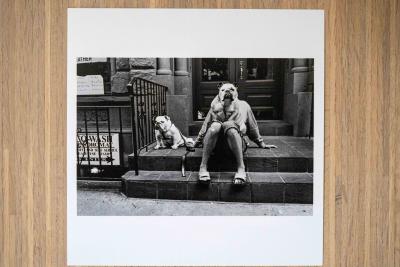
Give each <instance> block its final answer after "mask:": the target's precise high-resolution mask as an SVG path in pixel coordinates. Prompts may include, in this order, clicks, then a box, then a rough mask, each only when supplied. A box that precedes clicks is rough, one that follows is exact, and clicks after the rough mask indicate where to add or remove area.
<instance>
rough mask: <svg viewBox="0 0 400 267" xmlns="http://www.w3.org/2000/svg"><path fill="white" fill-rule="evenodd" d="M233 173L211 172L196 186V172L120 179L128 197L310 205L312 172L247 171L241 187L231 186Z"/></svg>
mask: <svg viewBox="0 0 400 267" xmlns="http://www.w3.org/2000/svg"><path fill="white" fill-rule="evenodd" d="M233 175H234V173H233V172H212V173H211V182H210V183H208V184H203V183H199V182H198V181H197V179H198V173H197V172H187V173H186V177H182V175H181V173H180V172H177V171H140V172H139V175H138V176H135V173H134V171H129V172H127V173H126V174H125V175H123V176H122V181H123V184H122V188H123V189H122V192H123V193H124V194H125V195H126V196H128V197H135V198H152V199H176V200H203V201H225V202H250V203H302V204H312V203H313V174H312V173H280V172H274V173H256V172H249V173H248V180H249V182H248V183H247V184H246V185H244V186H237V185H233V184H232V178H233Z"/></svg>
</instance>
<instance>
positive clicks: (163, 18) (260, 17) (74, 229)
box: [67, 8, 324, 266]
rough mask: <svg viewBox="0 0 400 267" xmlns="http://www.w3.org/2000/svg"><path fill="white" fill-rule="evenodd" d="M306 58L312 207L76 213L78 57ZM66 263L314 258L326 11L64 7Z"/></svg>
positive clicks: (317, 251)
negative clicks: (299, 210) (309, 61)
mask: <svg viewBox="0 0 400 267" xmlns="http://www.w3.org/2000/svg"><path fill="white" fill-rule="evenodd" d="M77 57H188V58H193V57H231V58H257V57H265V58H314V79H315V80H314V197H313V199H314V204H313V215H312V216H277V217H272V216H187V217H184V216H169V217H168V216H137V217H136V216H77V185H76V144H75V142H76V137H75V136H76V90H77V89H76V58H77ZM67 60H68V66H67V69H68V76H67V77H68V78H67V90H68V92H67V100H68V107H67V114H68V115H67V129H68V133H67V138H68V140H67V195H68V200H67V210H68V214H67V219H68V222H67V225H68V227H67V248H68V251H67V258H68V264H69V265H175V266H176V265H225V266H228V265H322V259H323V184H324V178H323V177H324V172H323V171H324V11H322V10H278V9H275V10H260V9H257V10H256V9H247V10H238V9H100V8H99V9H92V8H84V9H78V8H72V9H71V8H70V9H68V56H67Z"/></svg>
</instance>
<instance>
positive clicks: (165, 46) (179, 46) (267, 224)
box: [67, 8, 324, 266]
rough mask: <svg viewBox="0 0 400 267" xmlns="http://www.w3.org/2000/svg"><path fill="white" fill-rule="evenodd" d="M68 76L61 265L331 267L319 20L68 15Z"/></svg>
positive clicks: (163, 12)
mask: <svg viewBox="0 0 400 267" xmlns="http://www.w3.org/2000/svg"><path fill="white" fill-rule="evenodd" d="M67 68H68V73H67V74H68V81H67V88H68V91H67V96H68V107H67V110H68V117H67V131H68V140H67V148H68V150H67V160H68V162H67V166H68V168H67V175H68V199H67V203H68V206H67V210H68V229H67V236H68V242H67V244H68V264H70V265H96V264H97V265H118V266H119V265H146V266H149V265H152V266H156V265H162V266H165V265H167V266H169V265H170V266H189V265H190V266H193V265H201V266H204V265H222V266H228V265H236V266H245V265H252V266H255V265H274V266H275V265H320V264H322V255H323V246H322V244H323V214H324V213H323V204H324V202H323V187H324V168H323V166H324V13H323V12H322V11H318V10H296V11H294V10H233V9H226V10H211V9H203V10H200V9H186V10H179V9H101V8H100V9H92V8H76V9H69V10H68V65H67ZM299 244H301V245H300V246H299Z"/></svg>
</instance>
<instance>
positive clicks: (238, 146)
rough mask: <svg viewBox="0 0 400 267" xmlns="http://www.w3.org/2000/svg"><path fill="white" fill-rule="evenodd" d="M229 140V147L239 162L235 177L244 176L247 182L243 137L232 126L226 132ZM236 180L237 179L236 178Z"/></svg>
mask: <svg viewBox="0 0 400 267" xmlns="http://www.w3.org/2000/svg"><path fill="white" fill-rule="evenodd" d="M226 136H227V141H228V145H229V148H230V149H231V151H232V153H233V154H234V155H235V158H236V163H237V172H236V174H235V177H243V182H245V180H244V179H245V177H246V170H245V166H244V161H243V147H242V145H243V144H242V139H241V137H240V135H239V132H238V131H237V130H236V129H234V128H231V129H229V130H228V131H227V132H226ZM235 180H236V179H235Z"/></svg>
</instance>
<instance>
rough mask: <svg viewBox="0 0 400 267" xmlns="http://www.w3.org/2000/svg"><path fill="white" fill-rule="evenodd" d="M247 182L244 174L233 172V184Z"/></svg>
mask: <svg viewBox="0 0 400 267" xmlns="http://www.w3.org/2000/svg"><path fill="white" fill-rule="evenodd" d="M246 183H247V177H246V174H244V175H243V174H239V173H235V177H234V178H233V184H234V185H245V184H246Z"/></svg>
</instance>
